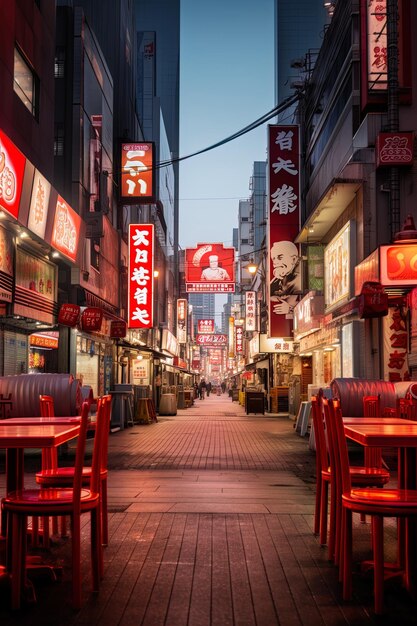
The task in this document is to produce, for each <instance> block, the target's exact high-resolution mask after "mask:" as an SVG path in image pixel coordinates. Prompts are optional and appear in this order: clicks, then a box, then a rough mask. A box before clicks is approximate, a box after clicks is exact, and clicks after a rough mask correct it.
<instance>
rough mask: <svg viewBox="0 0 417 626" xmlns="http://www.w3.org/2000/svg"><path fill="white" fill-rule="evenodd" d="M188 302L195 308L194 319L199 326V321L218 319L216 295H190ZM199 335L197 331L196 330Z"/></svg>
mask: <svg viewBox="0 0 417 626" xmlns="http://www.w3.org/2000/svg"><path fill="white" fill-rule="evenodd" d="M188 302H189V303H190V304H191V305H192V307H193V319H194V323H195V324H197V320H203V319H214V320H215V319H216V318H215V314H216V309H215V294H214V293H190V294H189V295H188ZM194 331H195V333H197V329H196V328H195V329H194Z"/></svg>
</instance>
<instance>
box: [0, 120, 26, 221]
mask: <svg viewBox="0 0 417 626" xmlns="http://www.w3.org/2000/svg"><path fill="white" fill-rule="evenodd" d="M25 163H26V158H25V157H24V156H23V154H22V153H21V152H20V151H19V150H18V149H17V148H16V146H15V145H14V143H13V142H12V141H10V139H9V138H8V137H7V135H5V134H4V133H3V132H2V131H1V130H0V207H1V208H2V209H3V210H4V211H6V212H7V213H10V215H13V217H14V218H16V219H17V216H18V214H19V204H20V196H21V193H22V185H23V175H24V172H25Z"/></svg>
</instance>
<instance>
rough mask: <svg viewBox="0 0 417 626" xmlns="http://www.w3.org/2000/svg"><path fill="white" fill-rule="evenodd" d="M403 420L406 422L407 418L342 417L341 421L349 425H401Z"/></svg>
mask: <svg viewBox="0 0 417 626" xmlns="http://www.w3.org/2000/svg"><path fill="white" fill-rule="evenodd" d="M404 422H405V423H407V420H404V419H402V418H401V417H366V416H361V417H349V416H347V417H343V423H344V424H345V425H349V426H352V425H356V424H372V425H373V424H395V425H398V426H402V425H403V424H404Z"/></svg>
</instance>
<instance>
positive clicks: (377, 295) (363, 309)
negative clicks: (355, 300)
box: [359, 281, 388, 319]
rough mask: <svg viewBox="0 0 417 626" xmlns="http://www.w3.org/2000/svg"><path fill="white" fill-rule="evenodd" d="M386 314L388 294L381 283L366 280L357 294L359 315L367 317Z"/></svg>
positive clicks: (362, 317)
mask: <svg viewBox="0 0 417 626" xmlns="http://www.w3.org/2000/svg"><path fill="white" fill-rule="evenodd" d="M385 315H388V294H387V293H385V291H384V288H383V286H382V285H381V283H378V282H374V281H367V282H365V283H364V284H363V286H362V291H361V294H360V296H359V317H360V318H361V319H367V318H372V317H384V316H385Z"/></svg>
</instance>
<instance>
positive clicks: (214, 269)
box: [201, 254, 230, 280]
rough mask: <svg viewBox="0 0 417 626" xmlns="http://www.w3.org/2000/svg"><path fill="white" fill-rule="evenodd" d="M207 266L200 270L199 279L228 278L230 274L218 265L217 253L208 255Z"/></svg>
mask: <svg viewBox="0 0 417 626" xmlns="http://www.w3.org/2000/svg"><path fill="white" fill-rule="evenodd" d="M209 263H210V265H209V266H208V267H205V268H204V269H203V271H202V272H201V280H230V276H229V274H228V272H227V270H225V269H223V268H222V267H219V257H218V256H217V254H211V255H210V256H209Z"/></svg>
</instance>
